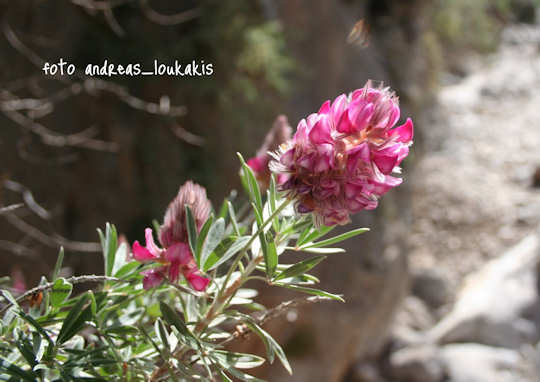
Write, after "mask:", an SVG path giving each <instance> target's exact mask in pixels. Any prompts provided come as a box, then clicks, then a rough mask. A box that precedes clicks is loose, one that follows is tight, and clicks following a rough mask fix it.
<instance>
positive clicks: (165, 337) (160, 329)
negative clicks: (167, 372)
mask: <svg viewBox="0 0 540 382" xmlns="http://www.w3.org/2000/svg"><path fill="white" fill-rule="evenodd" d="M154 330H155V332H156V334H157V336H158V338H159V339H160V340H161V343H162V344H163V346H164V347H165V350H166V351H167V352H169V351H170V348H171V345H169V333H167V329H166V328H165V325H164V324H163V321H161V319H160V318H158V319H157V320H156V322H155V323H154Z"/></svg>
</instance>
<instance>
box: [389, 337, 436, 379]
mask: <svg viewBox="0 0 540 382" xmlns="http://www.w3.org/2000/svg"><path fill="white" fill-rule="evenodd" d="M389 362H390V368H391V371H390V375H391V377H392V378H395V379H396V380H398V381H403V382H408V381H410V382H416V381H422V382H440V381H443V380H444V376H445V370H444V365H443V363H442V361H441V360H440V356H439V349H438V348H437V347H435V346H432V345H423V346H417V347H409V348H404V349H401V350H398V351H397V352H395V353H393V354H392V355H391V356H390V361H389Z"/></svg>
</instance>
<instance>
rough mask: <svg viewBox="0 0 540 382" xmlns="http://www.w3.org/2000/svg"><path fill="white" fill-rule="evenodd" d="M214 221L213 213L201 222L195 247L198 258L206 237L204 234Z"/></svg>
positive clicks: (206, 233)
mask: <svg viewBox="0 0 540 382" xmlns="http://www.w3.org/2000/svg"><path fill="white" fill-rule="evenodd" d="M213 222H214V215H213V214H212V215H210V216H209V217H208V219H207V220H206V222H205V223H204V224H203V226H202V228H201V231H200V232H199V236H198V237H197V248H195V250H196V252H197V256H196V258H200V256H201V251H202V249H203V245H204V241H205V239H206V236H207V235H208V231H209V230H210V227H212V223H213Z"/></svg>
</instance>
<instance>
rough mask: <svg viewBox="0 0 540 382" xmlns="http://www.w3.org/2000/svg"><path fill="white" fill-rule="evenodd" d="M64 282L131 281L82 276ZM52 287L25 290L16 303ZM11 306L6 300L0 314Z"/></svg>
mask: <svg viewBox="0 0 540 382" xmlns="http://www.w3.org/2000/svg"><path fill="white" fill-rule="evenodd" d="M66 281H67V282H69V283H71V284H81V283H90V282H91V283H99V282H102V281H116V282H122V283H130V282H131V281H132V280H124V279H119V278H118V277H110V276H97V275H84V276H73V277H68V278H67V279H66ZM53 286H54V282H50V283H47V284H43V285H40V286H37V287H35V288H32V289H30V290H27V291H26V292H24V293H23V294H22V295H20V296H19V297H17V299H16V301H17V302H20V301H23V300H24V299H25V298H27V297H28V296H31V295H33V294H35V293H39V292H43V291H45V290H47V289H51V288H52V287H53ZM11 305H12V304H11V302H9V300H8V302H7V305H6V306H4V307H3V308H2V310H1V311H0V314H1V313H3V312H4V311H5V310H6V309H7V308H9V307H10V306H11Z"/></svg>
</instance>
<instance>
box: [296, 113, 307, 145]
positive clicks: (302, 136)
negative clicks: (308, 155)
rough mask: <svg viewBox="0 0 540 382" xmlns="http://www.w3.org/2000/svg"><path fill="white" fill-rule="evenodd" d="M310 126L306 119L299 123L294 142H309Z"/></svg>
mask: <svg viewBox="0 0 540 382" xmlns="http://www.w3.org/2000/svg"><path fill="white" fill-rule="evenodd" d="M308 130H309V129H308V125H307V122H306V120H305V119H302V120H301V121H300V122H298V126H297V127H296V133H295V134H294V137H293V141H294V142H298V143H303V142H305V141H307V138H308Z"/></svg>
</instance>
